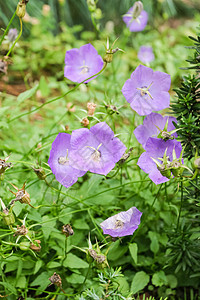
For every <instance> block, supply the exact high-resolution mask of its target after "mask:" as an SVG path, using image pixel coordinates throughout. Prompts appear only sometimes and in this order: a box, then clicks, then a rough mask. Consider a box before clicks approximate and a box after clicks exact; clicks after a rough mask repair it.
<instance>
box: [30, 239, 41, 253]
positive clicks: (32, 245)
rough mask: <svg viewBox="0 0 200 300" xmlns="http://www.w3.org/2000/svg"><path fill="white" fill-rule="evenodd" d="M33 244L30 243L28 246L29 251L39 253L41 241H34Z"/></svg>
mask: <svg viewBox="0 0 200 300" xmlns="http://www.w3.org/2000/svg"><path fill="white" fill-rule="evenodd" d="M35 243H36V244H33V243H32V244H31V245H30V249H31V250H33V251H36V252H39V251H40V250H41V246H40V244H41V241H40V240H35Z"/></svg>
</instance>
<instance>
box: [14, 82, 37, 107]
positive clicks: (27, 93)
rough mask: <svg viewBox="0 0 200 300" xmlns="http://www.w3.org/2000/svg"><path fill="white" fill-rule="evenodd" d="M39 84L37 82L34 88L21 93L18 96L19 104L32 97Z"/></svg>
mask: <svg viewBox="0 0 200 300" xmlns="http://www.w3.org/2000/svg"><path fill="white" fill-rule="evenodd" d="M38 86H39V84H36V85H35V86H34V87H33V88H32V89H30V90H27V91H25V92H23V93H21V94H19V96H18V97H17V104H20V103H22V102H23V101H25V100H26V99H28V98H30V97H32V96H33V95H34V94H35V93H36V91H37V89H38Z"/></svg>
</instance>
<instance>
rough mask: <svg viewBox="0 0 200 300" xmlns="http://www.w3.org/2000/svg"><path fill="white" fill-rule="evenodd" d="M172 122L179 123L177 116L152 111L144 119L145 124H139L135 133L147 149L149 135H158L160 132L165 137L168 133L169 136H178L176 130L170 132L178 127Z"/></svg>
mask: <svg viewBox="0 0 200 300" xmlns="http://www.w3.org/2000/svg"><path fill="white" fill-rule="evenodd" d="M172 122H175V123H177V120H176V118H174V117H169V116H165V117H163V116H162V115H160V114H157V113H151V114H150V115H148V116H146V118H145V119H144V121H143V125H139V126H138V127H137V128H136V129H135V130H134V134H135V136H136V139H137V140H138V142H139V143H140V144H142V146H143V148H144V149H145V146H146V143H147V141H148V138H149V137H158V135H160V134H161V137H163V139H164V137H165V136H167V135H168V136H169V138H170V137H171V136H173V137H177V133H176V132H174V133H172V134H171V136H170V132H171V131H173V130H175V129H176V128H175V126H174V125H173V123H172ZM166 123H167V124H166ZM166 125H167V128H166V131H165V130H163V129H164V128H165V127H166ZM159 129H160V130H159Z"/></svg>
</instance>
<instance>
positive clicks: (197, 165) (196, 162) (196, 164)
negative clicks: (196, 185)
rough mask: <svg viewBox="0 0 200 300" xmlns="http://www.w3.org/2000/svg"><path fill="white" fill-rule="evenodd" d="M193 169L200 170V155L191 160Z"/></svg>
mask: <svg viewBox="0 0 200 300" xmlns="http://www.w3.org/2000/svg"><path fill="white" fill-rule="evenodd" d="M193 166H194V169H198V170H199V171H200V157H197V158H196V159H195V160H194V162H193Z"/></svg>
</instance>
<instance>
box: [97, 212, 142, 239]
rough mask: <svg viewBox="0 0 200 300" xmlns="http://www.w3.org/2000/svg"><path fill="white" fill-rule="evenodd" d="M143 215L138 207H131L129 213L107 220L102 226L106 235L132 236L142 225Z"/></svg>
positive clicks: (121, 213)
mask: <svg viewBox="0 0 200 300" xmlns="http://www.w3.org/2000/svg"><path fill="white" fill-rule="evenodd" d="M141 215H142V213H141V212H140V211H139V210H138V209H137V208H136V207H131V208H130V209H129V210H127V211H122V212H120V213H118V214H116V215H114V216H112V217H110V218H108V219H106V220H105V221H103V222H102V223H101V224H100V226H101V228H102V229H103V233H104V234H109V235H110V236H112V237H121V236H126V235H132V234H133V232H134V231H135V230H136V229H137V228H138V226H139V225H140V218H141Z"/></svg>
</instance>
